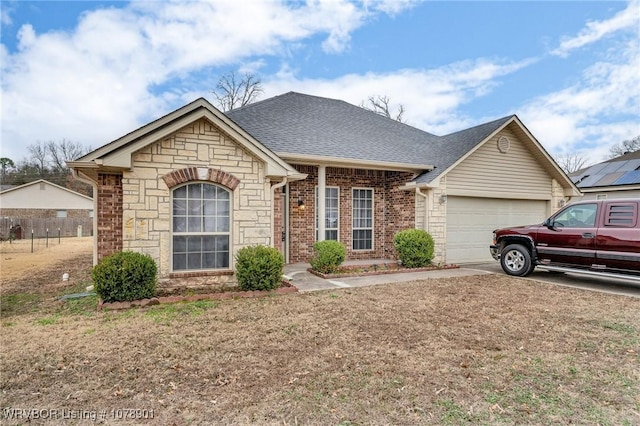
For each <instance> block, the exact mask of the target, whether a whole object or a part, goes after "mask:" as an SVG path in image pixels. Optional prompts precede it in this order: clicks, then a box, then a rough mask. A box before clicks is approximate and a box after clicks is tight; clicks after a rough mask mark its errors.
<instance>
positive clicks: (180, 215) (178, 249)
mask: <svg viewBox="0 0 640 426" xmlns="http://www.w3.org/2000/svg"><path fill="white" fill-rule="evenodd" d="M172 194H173V221H172V223H173V229H172V231H173V270H174V271H198V270H203V269H204V270H207V269H228V268H229V263H230V262H229V252H230V250H229V242H230V232H229V230H230V226H231V223H230V222H231V218H230V211H231V210H230V203H231V201H230V200H231V196H230V194H231V193H230V192H229V191H228V190H226V189H224V188H222V187H220V186H218V185H212V184H208V183H190V184H187V185H184V186H180V187H178V188H175V189H174V190H173V192H172Z"/></svg>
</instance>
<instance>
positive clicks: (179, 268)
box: [69, 92, 579, 283]
mask: <svg viewBox="0 0 640 426" xmlns="http://www.w3.org/2000/svg"><path fill="white" fill-rule="evenodd" d="M69 165H70V166H71V167H72V168H73V169H74V173H75V175H76V176H77V177H79V178H81V179H83V180H85V181H88V182H91V183H92V184H93V185H94V187H95V191H94V193H95V194H97V196H96V203H97V219H96V220H97V224H96V228H97V239H96V260H97V259H99V258H102V257H103V256H105V255H108V254H110V253H112V252H114V251H118V250H123V249H127V250H136V251H142V252H145V253H148V254H150V255H151V256H152V257H153V258H154V259H155V260H156V262H157V263H158V266H159V272H160V277H161V278H169V279H172V280H173V281H175V282H178V283H181V282H185V281H186V280H190V281H191V282H198V283H204V282H206V283H225V282H229V281H233V276H232V275H233V265H234V254H235V253H236V252H237V250H238V249H240V248H241V247H245V246H249V245H254V244H265V245H273V246H275V247H277V248H278V249H280V250H281V251H282V252H283V253H284V254H285V256H286V259H287V262H306V261H308V259H309V258H310V256H311V255H312V252H313V243H314V242H315V241H316V240H317V239H338V240H339V241H341V242H342V243H344V245H345V246H346V247H347V257H348V259H381V258H394V256H395V251H394V249H393V236H394V234H395V233H396V232H398V231H400V230H402V229H406V228H414V227H416V228H421V229H426V230H427V231H429V232H430V233H431V234H432V235H433V237H434V239H435V242H436V259H435V261H436V262H446V263H463V262H473V261H485V260H489V259H490V255H489V249H488V245H489V244H490V243H491V232H492V230H493V229H494V228H497V227H503V226H509V225H515V224H521V223H527V222H541V221H542V220H543V219H544V218H545V217H546V216H547V215H549V214H550V213H552V212H553V211H555V210H556V209H557V208H558V207H560V206H562V205H563V204H564V203H565V202H566V201H567V199H568V198H570V197H573V196H577V195H579V191H578V190H577V188H576V187H575V186H574V185H573V183H572V182H571V180H570V179H569V178H568V177H567V176H566V175H565V174H564V173H563V172H562V170H561V169H560V168H559V167H558V166H557V164H556V163H555V162H554V161H553V160H552V159H551V157H550V156H549V155H548V154H547V153H546V151H545V150H544V149H543V148H542V146H541V145H540V144H539V143H538V141H537V140H536V139H535V138H534V137H533V136H532V135H531V133H530V132H529V131H528V130H527V129H526V127H525V126H524V125H523V124H522V123H521V122H520V120H519V119H518V118H517V117H516V116H509V117H505V118H502V119H499V120H495V121H492V122H490V123H486V124H483V125H480V126H477V127H473V128H471V129H467V130H464V131H461V132H457V133H453V134H451V135H447V136H443V137H440V136H436V135H433V134H430V133H427V132H424V131H422V130H419V129H416V128H414V127H411V126H408V125H406V124H403V123H400V122H397V121H395V120H391V119H389V118H386V117H383V116H381V115H378V114H376V113H373V112H371V111H367V110H365V109H363V108H360V107H357V106H354V105H351V104H348V103H346V102H343V101H339V100H333V99H327V98H321V97H316V96H310V95H304V94H299V93H293V92H290V93H287V94H284V95H281V96H276V97H274V98H270V99H267V100H264V101H260V102H257V103H254V104H250V105H248V106H245V107H243V108H240V109H237V110H233V111H230V112H228V113H227V114H223V113H221V112H220V111H218V110H217V109H216V108H215V107H213V106H212V105H211V104H210V103H209V102H207V101H206V100H204V99H198V100H196V101H194V102H192V103H190V104H188V105H186V106H184V107H182V108H180V109H178V110H176V111H174V112H172V113H170V114H168V115H166V116H164V117H162V118H160V119H158V120H156V121H154V122H152V123H149V124H148V125H146V126H143V127H141V128H139V129H137V130H135V131H133V132H131V133H129V134H127V135H125V136H123V137H122V138H120V139H117V140H115V141H113V142H111V143H109V144H107V145H105V146H103V147H101V148H99V149H97V150H95V151H93V152H91V153H89V154H87V155H86V156H84V157H82V158H80V159H78V160H77V161H74V162H71V163H69ZM318 193H320V194H325V195H324V196H323V197H319V198H318V197H317V194H318ZM318 217H320V218H324V219H325V220H320V221H318V220H317V218H318ZM322 237H324V238H322ZM196 278H199V279H198V280H196V281H193V280H195V279H196ZM191 282H190V283H191Z"/></svg>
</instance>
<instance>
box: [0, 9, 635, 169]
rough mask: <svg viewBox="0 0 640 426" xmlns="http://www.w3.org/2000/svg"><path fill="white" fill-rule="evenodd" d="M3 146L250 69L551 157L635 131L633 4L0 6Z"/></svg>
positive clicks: (67, 134)
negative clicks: (495, 124)
mask: <svg viewBox="0 0 640 426" xmlns="http://www.w3.org/2000/svg"><path fill="white" fill-rule="evenodd" d="M0 7H1V19H2V26H1V28H2V29H1V31H2V32H1V36H2V46H1V48H0V62H1V69H2V99H1V102H2V145H1V150H2V152H1V154H0V155H1V156H3V157H9V158H11V159H13V160H14V161H20V160H22V159H23V158H25V157H26V156H27V151H26V146H28V145H30V144H33V143H35V142H38V141H49V140H55V141H58V140H62V139H67V140H71V141H74V142H80V143H82V144H84V145H86V146H91V147H93V148H97V147H99V146H101V145H103V144H105V143H108V142H110V141H111V140H113V139H116V138H118V137H120V136H122V135H124V134H126V133H128V132H130V131H132V130H134V129H136V128H137V127H139V126H141V125H143V124H146V123H147V122H149V121H151V120H153V119H155V118H158V117H160V116H162V115H164V114H166V113H167V112H170V111H172V110H174V109H176V108H179V107H180V106H182V105H184V104H186V103H188V102H190V101H192V100H194V99H196V98H198V97H201V96H203V97H205V98H207V99H209V100H210V101H212V103H215V102H214V98H213V96H212V95H211V93H210V92H211V89H212V88H213V87H215V84H216V82H217V80H218V78H219V76H221V75H223V74H226V73H228V72H230V71H236V72H240V73H244V72H251V73H254V74H256V75H257V76H258V77H259V78H260V79H261V81H262V83H263V87H264V89H265V93H264V95H263V96H262V99H264V98H267V97H271V96H275V95H278V94H281V93H285V92H288V91H297V92H302V93H308V94H312V95H318V96H326V97H331V98H337V99H342V100H345V101H347V102H350V103H353V104H355V105H360V104H361V103H362V102H363V101H365V100H366V99H367V98H368V97H369V96H375V95H383V96H387V97H388V98H389V99H390V100H391V102H392V105H393V106H394V107H395V108H397V106H398V105H400V104H402V105H403V106H404V108H405V110H406V112H405V115H404V117H405V119H406V121H407V122H408V123H409V124H411V125H413V126H416V127H418V128H421V129H423V130H426V131H428V132H431V133H435V134H440V135H443V134H447V133H451V132H454V131H458V130H461V129H464V128H468V127H471V126H474V125H477V124H481V123H483V122H486V121H490V120H493V119H496V118H500V117H503V116H506V115H510V114H517V115H518V116H519V117H520V119H521V120H522V121H523V122H524V124H525V125H526V126H527V127H528V128H529V130H530V131H531V132H532V133H533V134H534V136H535V137H536V138H537V139H538V140H539V141H540V143H541V144H542V145H543V146H544V147H545V148H546V149H547V150H548V151H549V152H550V153H551V154H552V155H554V156H562V155H569V154H579V155H582V156H584V157H585V158H586V159H587V160H588V163H595V162H599V161H602V160H603V159H604V157H605V155H606V154H607V152H608V150H609V148H610V146H611V145H613V144H615V143H619V142H620V141H622V140H625V139H630V138H633V137H635V136H637V135H640V2H639V1H638V0H632V1H576V0H573V1H564V2H561V1H515V0H514V1H427V2H416V1H413V0H391V1H384V0H368V1H346V0H329V1H322V0H321V1H310V2H302V1H295V2H282V1H275V0H274V1H258V0H248V1H233V0H225V1H211V2H197V1H190V2H180V1H173V2H170V1H143V2H125V1H117V2H109V1H93V2H84V1H59V2H58V1H37V2H29V1H5V0H3V1H2V3H1V4H0Z"/></svg>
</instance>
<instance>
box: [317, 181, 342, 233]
mask: <svg viewBox="0 0 640 426" xmlns="http://www.w3.org/2000/svg"><path fill="white" fill-rule="evenodd" d="M339 197H340V196H339V188H338V187H337V186H329V187H326V188H325V197H324V200H325V201H324V204H325V205H324V217H325V221H324V239H325V240H336V241H338V235H339V234H340V233H339V232H338V230H339V228H340V198H339ZM317 240H318V187H317V186H316V241H317Z"/></svg>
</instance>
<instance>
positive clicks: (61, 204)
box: [0, 179, 93, 219]
mask: <svg viewBox="0 0 640 426" xmlns="http://www.w3.org/2000/svg"><path fill="white" fill-rule="evenodd" d="M92 216H93V199H92V198H91V197H87V196H86V195H82V194H79V193H77V192H75V191H72V190H70V189H67V188H64V187H62V186H59V185H56V184H55V183H51V182H49V181H46V180H44V179H39V180H36V181H33V182H29V183H25V184H24V185H20V186H14V187H11V188H9V189H6V190H4V191H2V192H0V217H19V218H41V219H46V218H57V219H64V218H72V217H77V218H89V217H92Z"/></svg>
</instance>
